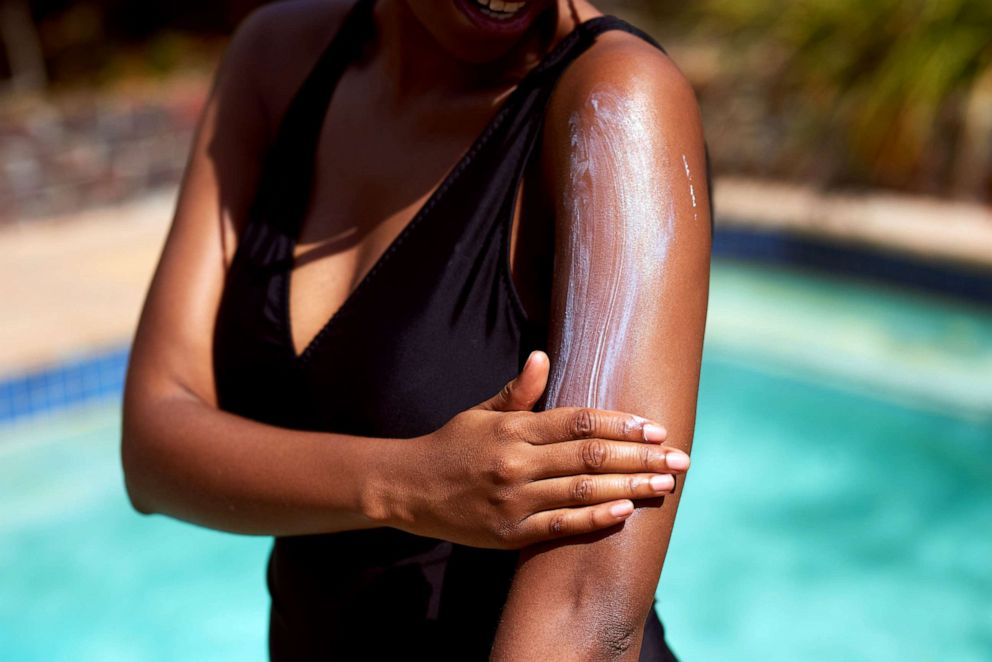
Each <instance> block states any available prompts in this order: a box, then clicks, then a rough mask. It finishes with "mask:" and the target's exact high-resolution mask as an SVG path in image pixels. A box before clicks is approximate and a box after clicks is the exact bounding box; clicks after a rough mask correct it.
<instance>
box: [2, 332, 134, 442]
mask: <svg viewBox="0 0 992 662" xmlns="http://www.w3.org/2000/svg"><path fill="white" fill-rule="evenodd" d="M129 354H130V348H129V347H122V348H118V349H113V350H110V351H107V352H103V353H100V354H97V355H94V356H87V357H82V358H79V359H74V360H70V361H66V362H64V363H61V364H59V365H57V366H54V367H51V368H45V369H42V370H38V371H35V372H31V373H27V374H24V375H15V376H13V377H4V378H0V424H3V423H9V422H11V421H14V420H16V419H19V418H25V417H28V416H33V415H37V414H42V413H45V412H51V411H55V410H58V409H62V408H63V407H68V406H70V405H75V404H81V403H84V402H87V401H91V400H98V399H101V398H107V397H111V396H118V397H119V396H120V394H121V393H122V391H123V389H124V373H125V371H126V369H127V359H128V355H129Z"/></svg>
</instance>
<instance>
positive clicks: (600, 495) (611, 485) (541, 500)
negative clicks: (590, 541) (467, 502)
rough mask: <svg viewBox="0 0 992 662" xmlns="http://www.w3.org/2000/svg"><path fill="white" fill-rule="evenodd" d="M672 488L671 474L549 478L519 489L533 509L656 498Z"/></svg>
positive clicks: (673, 481)
mask: <svg viewBox="0 0 992 662" xmlns="http://www.w3.org/2000/svg"><path fill="white" fill-rule="evenodd" d="M674 489H675V476H673V475H672V474H653V473H638V474H607V475H598V476H597V475H588V474H586V475H581V476H568V477H566V478H549V479H546V480H537V481H534V482H532V483H528V484H527V485H526V486H524V487H523V488H521V496H524V497H525V498H527V503H531V504H535V510H538V509H539V510H550V509H553V508H565V507H568V506H590V505H593V504H597V503H604V502H607V501H617V500H620V499H635V500H636V499H656V498H658V497H662V496H665V495H666V494H671V493H672V490H674Z"/></svg>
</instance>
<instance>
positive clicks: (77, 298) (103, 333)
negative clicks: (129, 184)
mask: <svg viewBox="0 0 992 662" xmlns="http://www.w3.org/2000/svg"><path fill="white" fill-rule="evenodd" d="M174 198H175V192H174V191H173V190H168V191H163V192H159V193H155V194H152V195H149V196H147V197H144V198H142V199H140V200H136V201H133V202H129V203H126V204H123V205H119V206H116V207H113V208H107V209H93V210H88V211H84V212H81V213H79V214H73V215H67V216H61V217H56V218H50V219H44V220H32V221H30V222H24V223H19V224H7V225H3V226H0V301H3V302H4V312H3V317H4V323H3V324H2V325H0V377H6V376H10V375H18V374H24V373H26V372H30V371H33V370H38V369H41V368H44V367H46V366H51V365H54V364H58V363H61V362H64V361H67V360H71V359H75V358H79V357H80V356H85V355H87V354H92V353H97V352H101V351H104V350H107V349H113V348H117V347H120V346H121V345H123V344H126V343H127V342H129V340H130V338H131V336H132V334H133V333H134V327H135V325H136V323H137V320H138V314H139V312H140V309H141V304H142V301H143V299H144V295H145V289H146V288H147V286H148V283H149V281H150V279H151V275H152V272H153V270H154V268H155V264H156V262H157V260H158V255H159V251H160V250H161V247H162V242H163V241H164V238H165V234H166V231H167V229H168V225H169V221H170V218H171V216H172V210H173V205H174V202H175V201H174Z"/></svg>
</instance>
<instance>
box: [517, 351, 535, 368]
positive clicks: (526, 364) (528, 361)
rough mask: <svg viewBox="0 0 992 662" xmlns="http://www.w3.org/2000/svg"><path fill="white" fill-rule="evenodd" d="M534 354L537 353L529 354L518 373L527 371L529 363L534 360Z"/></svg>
mask: <svg viewBox="0 0 992 662" xmlns="http://www.w3.org/2000/svg"><path fill="white" fill-rule="evenodd" d="M536 353H537V352H531V353H530V356H528V357H527V360H526V361H524V367H523V368H521V370H520V372H523V371H524V370H526V369H527V366H529V365H530V364H531V362H532V361H533V360H534V354H536Z"/></svg>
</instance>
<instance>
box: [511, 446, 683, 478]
mask: <svg viewBox="0 0 992 662" xmlns="http://www.w3.org/2000/svg"><path fill="white" fill-rule="evenodd" d="M533 450H534V451H535V456H534V457H532V459H530V460H529V462H530V466H532V467H533V468H534V470H533V472H532V473H531V475H532V476H534V477H535V478H537V479H541V478H555V477H558V476H578V475H581V474H635V473H658V474H666V473H667V474H678V473H685V471H686V470H687V469H688V468H689V456H688V455H686V454H685V453H683V452H682V451H680V450H678V449H676V448H671V447H668V446H659V445H655V444H644V443H632V442H627V441H613V440H610V439H583V440H582V441H568V442H563V443H560V444H550V445H547V446H541V447H540V448H534V449H533Z"/></svg>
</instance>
